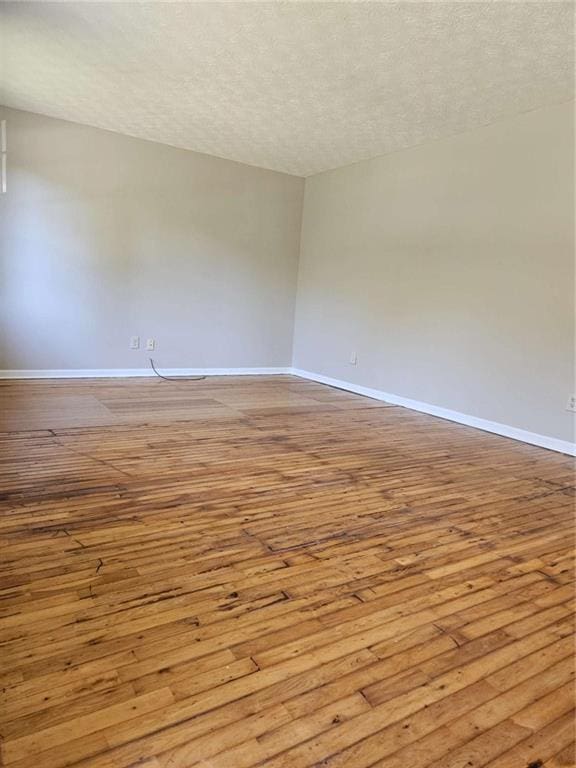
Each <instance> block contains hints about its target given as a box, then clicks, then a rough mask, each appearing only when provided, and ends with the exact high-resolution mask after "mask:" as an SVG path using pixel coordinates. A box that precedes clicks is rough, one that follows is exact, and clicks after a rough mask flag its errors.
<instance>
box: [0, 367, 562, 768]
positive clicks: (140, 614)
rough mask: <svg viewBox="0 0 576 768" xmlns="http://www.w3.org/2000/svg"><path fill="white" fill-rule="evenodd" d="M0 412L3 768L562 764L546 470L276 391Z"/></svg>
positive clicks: (64, 393)
mask: <svg viewBox="0 0 576 768" xmlns="http://www.w3.org/2000/svg"><path fill="white" fill-rule="evenodd" d="M0 414H1V416H0V420H1V424H0V431H1V434H0V473H1V496H0V508H1V511H2V516H1V517H0V525H1V532H0V533H1V537H2V542H1V544H2V550H1V563H0V573H1V577H2V581H1V592H0V595H1V597H2V601H1V612H0V642H1V645H0V648H1V658H0V667H1V672H2V694H1V705H2V713H1V720H2V725H1V727H0V733H1V735H2V754H3V761H4V765H6V766H9V767H10V768H59V767H61V766H72V765H73V766H77V768H127V766H144V767H145V768H251V767H252V766H266V768H312V766H316V767H318V768H319V767H320V766H322V768H337V767H338V768H369V767H371V768H424V767H426V768H480V766H487V767H488V768H526V767H527V766H532V767H533V768H534V767H536V766H546V768H559V767H560V766H574V765H575V759H574V747H573V742H574V721H573V712H572V707H573V703H574V695H573V687H572V677H573V673H574V662H573V658H572V650H573V638H572V626H573V625H572V621H573V619H572V600H573V596H574V592H573V577H574V563H573V559H572V554H573V550H572V535H573V513H574V465H573V461H572V460H571V459H569V458H568V457H566V456H562V455H560V454H557V453H552V452H549V451H546V450H543V449H540V448H535V447H532V446H528V445H523V444H520V443H516V442H514V441H511V440H508V439H505V438H501V437H497V436H494V435H490V434H487V433H483V432H480V431H477V430H473V429H469V428H466V427H462V426H459V425H456V424H452V423H450V422H446V421H442V420H440V419H435V418H432V417H429V416H424V415H420V414H417V413H414V412H411V411H409V410H406V409H403V408H399V407H393V406H387V405H386V404H383V403H378V402H376V401H373V400H368V399H365V398H362V397H358V396H356V395H351V394H348V393H345V392H342V391H339V390H335V389H330V388H328V387H325V386H322V385H319V384H313V383H310V382H306V381H303V380H299V379H296V378H291V377H288V376H279V377H253V378H247V377H238V378H232V377H221V378H212V379H207V380H206V381H202V382H195V383H191V382H190V383H169V382H164V381H161V380H154V379H131V380H111V379H109V380H93V381H87V380H75V381H62V380H60V381H26V382H2V383H0Z"/></svg>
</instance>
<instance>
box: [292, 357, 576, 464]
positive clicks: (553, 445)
mask: <svg viewBox="0 0 576 768" xmlns="http://www.w3.org/2000/svg"><path fill="white" fill-rule="evenodd" d="M292 374H293V375H294V376H299V377H300V378H302V379H309V380H310V381H317V382H318V383H319V384H328V385H329V386H331V387H338V389H345V390H347V391H348V392H354V393H355V394H357V395H364V396H365V397H371V398H372V399H374V400H382V401H384V402H387V403H392V404H393V405H401V406H403V407H404V408H410V409H411V410H413V411H419V412H420V413H427V414H428V415H429V416H438V417H439V418H440V419H447V420H448V421H455V422H457V423H458V424H465V425H466V426H467V427H474V428H476V429H482V430H483V431H484V432H493V433H494V434H495V435H501V436H502V437H510V438H512V440H519V441H520V442H522V443H529V444H530V445H537V446H539V447H540V448H548V450H550V451H557V452H558V453H567V454H568V455H569V456H576V443H570V442H568V441H567V440H559V439H558V438H555V437H547V436H546V435H539V434H537V433H535V432H528V431H526V430H524V429H518V428H517V427H509V426H508V425H507V424H500V423H499V422H497V421H488V420H487V419H480V418H478V417H477V416H469V415H468V414H466V413H460V412H458V411H451V410H449V409H448V408H441V407H440V406H437V405H430V403H421V402H420V401H419V400H410V399H409V398H407V397H399V396H398V395H393V394H390V393H389V392H382V391H381V390H379V389H370V388H369V387H363V386H361V385H360V384H352V383H350V382H348V381H341V380H340V379H332V378H330V377H329V376H323V375H322V374H320V373H312V372H311V371H303V370H301V369H299V368H293V369H292Z"/></svg>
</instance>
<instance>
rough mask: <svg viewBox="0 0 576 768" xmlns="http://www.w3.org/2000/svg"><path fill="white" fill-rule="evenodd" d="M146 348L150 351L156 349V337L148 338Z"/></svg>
mask: <svg viewBox="0 0 576 768" xmlns="http://www.w3.org/2000/svg"><path fill="white" fill-rule="evenodd" d="M146 349H147V350H148V352H154V350H155V349H156V342H155V340H154V339H146Z"/></svg>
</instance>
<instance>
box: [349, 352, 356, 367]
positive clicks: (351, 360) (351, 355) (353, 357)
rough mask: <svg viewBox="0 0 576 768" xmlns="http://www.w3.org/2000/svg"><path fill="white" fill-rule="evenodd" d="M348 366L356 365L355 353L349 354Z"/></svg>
mask: <svg viewBox="0 0 576 768" xmlns="http://www.w3.org/2000/svg"><path fill="white" fill-rule="evenodd" d="M349 362H350V365H358V355H357V354H356V352H351V353H350V361H349Z"/></svg>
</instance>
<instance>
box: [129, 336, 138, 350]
mask: <svg viewBox="0 0 576 768" xmlns="http://www.w3.org/2000/svg"><path fill="white" fill-rule="evenodd" d="M130 349H140V336H130Z"/></svg>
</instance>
